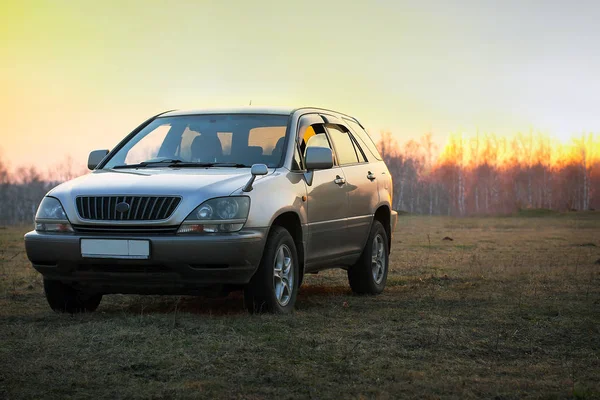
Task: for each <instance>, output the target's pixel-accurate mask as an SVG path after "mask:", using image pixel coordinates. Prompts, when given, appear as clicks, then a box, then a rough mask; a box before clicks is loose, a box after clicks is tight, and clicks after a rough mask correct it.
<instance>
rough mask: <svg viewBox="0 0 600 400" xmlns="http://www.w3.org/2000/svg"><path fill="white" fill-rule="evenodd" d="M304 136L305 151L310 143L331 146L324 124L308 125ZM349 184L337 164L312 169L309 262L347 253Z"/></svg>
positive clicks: (309, 212) (308, 214)
mask: <svg viewBox="0 0 600 400" xmlns="http://www.w3.org/2000/svg"><path fill="white" fill-rule="evenodd" d="M302 138H303V139H302V140H303V144H302V146H301V148H302V151H304V152H305V151H306V148H307V147H311V146H316V147H329V148H331V144H330V142H329V139H328V138H327V135H326V133H325V129H324V127H323V126H322V125H313V126H309V127H308V128H307V129H306V131H305V132H303V136H302ZM346 187H347V185H346V178H345V176H344V171H343V170H342V169H341V168H340V167H339V166H338V165H334V166H333V168H331V169H325V170H317V171H314V172H313V181H312V185H310V186H307V193H308V202H307V218H308V232H309V238H308V243H307V260H306V261H307V262H308V263H310V262H311V261H315V260H318V261H319V262H321V261H327V260H331V259H334V258H336V257H337V256H340V255H341V254H342V253H343V252H344V249H343V237H344V232H345V229H346V215H347V212H348V198H347V195H346Z"/></svg>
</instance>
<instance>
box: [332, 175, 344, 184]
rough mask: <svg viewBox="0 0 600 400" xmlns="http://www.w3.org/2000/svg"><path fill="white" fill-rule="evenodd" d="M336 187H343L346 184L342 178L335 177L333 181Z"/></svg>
mask: <svg viewBox="0 0 600 400" xmlns="http://www.w3.org/2000/svg"><path fill="white" fill-rule="evenodd" d="M333 182H335V184H336V185H343V184H344V183H346V180H345V179H344V178H342V177H341V176H339V175H336V177H335V179H334V181H333Z"/></svg>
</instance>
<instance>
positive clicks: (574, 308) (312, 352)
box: [0, 213, 600, 399]
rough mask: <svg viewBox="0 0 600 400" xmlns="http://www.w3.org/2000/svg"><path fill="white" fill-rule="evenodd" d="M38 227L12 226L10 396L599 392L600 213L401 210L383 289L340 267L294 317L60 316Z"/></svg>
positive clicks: (115, 304) (0, 312) (0, 313)
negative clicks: (41, 257) (482, 214)
mask: <svg viewBox="0 0 600 400" xmlns="http://www.w3.org/2000/svg"><path fill="white" fill-rule="evenodd" d="M26 230H27V229H26V228H15V227H6V228H4V229H0V262H1V263H0V398H6V399H19V398H60V399H64V398H71V397H75V398H80V397H85V398H198V397H201V398H202V397H204V398H247V399H263V398H274V397H277V398H280V399H286V398H319V399H326V398H335V399H338V398H383V399H385V398H398V397H401V398H482V397H484V398H498V399H510V398H600V215H599V213H588V214H581V213H571V214H569V215H537V214H533V216H529V217H527V215H525V216H519V217H504V218H462V219H459V218H449V217H416V216H402V217H401V219H400V221H399V224H398V229H397V231H396V232H395V236H394V239H393V245H392V255H391V263H390V268H391V270H390V274H389V276H388V285H387V288H386V290H385V292H384V293H383V294H382V295H380V296H376V297H360V296H354V295H352V294H351V292H350V290H349V286H348V283H347V279H346V274H345V273H344V272H343V271H337V270H335V271H333V270H332V271H328V272H325V273H321V274H319V275H311V276H308V277H307V278H306V280H305V283H304V286H303V287H302V289H301V293H300V295H299V297H298V304H297V310H296V312H295V313H294V314H293V315H291V316H269V315H264V316H251V315H248V314H246V313H245V312H244V311H243V309H242V298H241V296H240V295H230V296H229V297H227V298H224V299H204V298H194V297H176V296H170V297H169V296H165V297H160V296H150V297H144V296H121V295H112V296H105V298H104V299H103V301H102V303H101V305H100V307H99V309H98V311H97V312H96V313H94V314H88V315H75V316H71V315H60V314H55V313H53V312H51V311H50V309H49V308H48V306H47V304H46V301H45V299H44V297H43V289H42V284H41V279H40V276H39V275H38V274H37V273H36V272H35V271H34V270H33V269H32V268H31V267H30V265H29V264H28V262H27V259H26V257H25V255H24V253H23V240H22V235H23V233H24V232H25V231H26ZM446 237H447V238H448V239H446V240H443V239H444V238H446ZM449 239H452V240H449Z"/></svg>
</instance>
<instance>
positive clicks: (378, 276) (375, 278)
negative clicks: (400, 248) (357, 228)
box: [348, 220, 389, 294]
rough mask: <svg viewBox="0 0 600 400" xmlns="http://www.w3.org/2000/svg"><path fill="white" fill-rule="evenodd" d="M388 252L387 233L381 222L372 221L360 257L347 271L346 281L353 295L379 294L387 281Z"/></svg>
mask: <svg viewBox="0 0 600 400" xmlns="http://www.w3.org/2000/svg"><path fill="white" fill-rule="evenodd" d="M388 264H389V250H388V238H387V233H386V232H385V229H384V227H383V225H381V222H379V221H377V220H375V221H373V226H372V227H371V232H370V234H369V239H368V240H367V244H366V245H365V248H364V250H363V252H362V255H361V256H360V258H359V259H358V261H357V262H356V264H354V265H353V266H352V267H350V268H349V269H348V281H349V282H350V287H351V288H352V291H353V292H354V293H358V294H379V293H381V292H382V291H383V288H384V287H385V282H386V280H387V274H388V266H389V265H388Z"/></svg>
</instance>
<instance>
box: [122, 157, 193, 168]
mask: <svg viewBox="0 0 600 400" xmlns="http://www.w3.org/2000/svg"><path fill="white" fill-rule="evenodd" d="M182 162H184V161H183V160H180V159H178V158H167V159H164V160H157V161H152V160H150V161H143V162H141V163H139V164H126V165H115V166H114V167H112V169H120V168H145V167H151V166H154V165H162V164H167V166H168V167H170V166H172V165H176V164H178V163H182Z"/></svg>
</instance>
